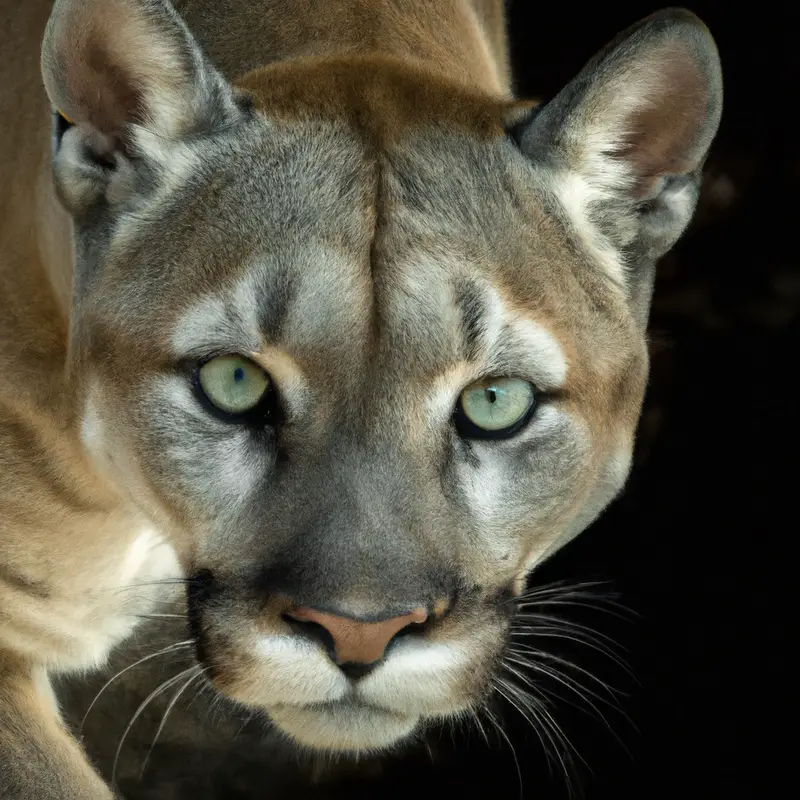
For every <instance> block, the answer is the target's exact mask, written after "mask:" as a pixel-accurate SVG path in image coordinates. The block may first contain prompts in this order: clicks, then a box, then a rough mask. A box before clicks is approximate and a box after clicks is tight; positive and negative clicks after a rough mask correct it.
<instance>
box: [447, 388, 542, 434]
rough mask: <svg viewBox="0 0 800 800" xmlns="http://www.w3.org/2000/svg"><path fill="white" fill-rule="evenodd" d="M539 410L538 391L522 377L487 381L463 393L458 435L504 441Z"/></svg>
mask: <svg viewBox="0 0 800 800" xmlns="http://www.w3.org/2000/svg"><path fill="white" fill-rule="evenodd" d="M535 407H536V390H535V389H534V387H533V385H532V384H530V383H528V381H523V380H521V379H519V378H487V379H485V380H481V381H477V382H476V383H473V384H472V385H471V386H468V387H467V388H466V389H464V391H463V392H461V397H460V398H459V400H458V405H457V407H456V415H455V422H456V428H457V429H458V432H459V433H460V434H461V436H463V437H464V438H466V439H505V438H508V437H509V436H513V435H514V434H515V433H517V432H518V431H519V430H521V429H522V428H523V427H524V426H525V425H526V424H527V422H528V421H529V420H530V418H531V416H532V414H533V411H534V409H535Z"/></svg>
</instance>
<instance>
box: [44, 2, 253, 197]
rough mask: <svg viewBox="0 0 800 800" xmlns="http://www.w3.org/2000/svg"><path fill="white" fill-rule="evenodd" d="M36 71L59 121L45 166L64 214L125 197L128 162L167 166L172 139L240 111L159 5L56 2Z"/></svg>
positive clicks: (222, 122)
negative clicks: (51, 165) (65, 209)
mask: <svg viewBox="0 0 800 800" xmlns="http://www.w3.org/2000/svg"><path fill="white" fill-rule="evenodd" d="M42 75H43V78H44V84H45V88H46V90H47V94H48V96H49V98H50V102H51V103H52V105H53V106H54V107H55V108H56V109H57V111H58V112H60V114H61V116H62V117H63V119H64V120H65V121H66V124H64V123H63V122H62V124H61V125H60V129H59V128H57V139H58V141H57V143H56V150H57V152H56V154H55V159H54V160H55V165H54V166H55V172H56V177H57V180H58V182H59V188H60V190H61V193H62V197H64V199H65V201H66V202H67V205H68V206H71V207H72V210H73V211H76V210H78V209H81V208H84V207H85V206H86V205H87V204H91V203H93V202H96V201H97V200H98V199H101V198H105V199H109V197H110V196H112V195H113V196H114V197H115V198H117V199H119V198H120V196H124V195H125V192H126V190H128V191H132V190H133V187H132V184H134V183H136V181H135V180H134V179H133V176H132V175H131V169H132V168H133V164H134V162H135V161H138V162H142V161H143V162H146V163H147V165H148V166H149V167H150V168H151V169H152V168H153V167H165V168H168V167H169V164H168V163H166V162H168V161H169V159H170V158H173V159H174V158H175V157H176V148H177V146H178V145H179V143H180V142H182V141H185V140H186V139H187V138H188V137H190V136H193V135H197V134H201V133H211V132H213V131H214V130H217V129H220V128H222V127H225V126H228V125H230V124H231V123H232V122H233V121H235V120H236V119H237V118H238V117H239V116H240V115H241V112H240V111H239V109H238V107H237V105H236V103H235V101H234V97H233V92H232V90H231V88H230V86H229V85H228V84H227V83H226V82H225V80H224V79H223V78H222V77H221V76H220V74H219V73H218V72H217V71H216V70H215V69H214V67H213V66H212V65H211V64H210V63H209V62H208V61H207V60H206V58H205V57H204V55H203V53H202V52H201V50H200V48H199V47H198V45H197V44H196V42H195V41H194V39H193V38H192V36H191V34H190V33H189V31H188V30H187V28H186V26H185V25H184V23H183V21H182V20H181V19H180V17H179V16H178V14H177V13H176V12H175V10H174V9H173V8H172V6H171V5H170V4H169V2H168V1H167V0H56V3H55V6H54V9H53V12H52V14H51V17H50V20H49V22H48V24H47V28H46V31H45V36H44V43H43V46H42ZM65 130H66V132H65ZM61 134H63V136H62V135H61ZM61 143H63V144H64V145H65V146H64V147H59V144H61ZM62 150H63V151H64V152H61V151H62ZM157 162H161V163H160V164H159V163H157ZM121 184H126V185H125V186H123V185H121ZM112 190H115V191H112Z"/></svg>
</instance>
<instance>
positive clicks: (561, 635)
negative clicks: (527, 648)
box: [511, 626, 638, 682]
mask: <svg viewBox="0 0 800 800" xmlns="http://www.w3.org/2000/svg"><path fill="white" fill-rule="evenodd" d="M587 630H588V629H587ZM518 636H530V637H537V638H540V639H562V640H564V641H570V642H575V643H576V644H580V645H583V646H585V647H589V648H590V649H592V650H594V651H596V652H598V653H601V654H602V655H604V656H605V657H606V658H607V659H608V660H609V661H612V662H613V663H615V664H616V665H617V666H618V667H619V668H620V669H622V670H623V671H624V672H625V673H627V675H628V676H629V677H631V678H632V679H633V680H635V681H636V680H637V678H636V676H635V675H634V673H633V672H632V670H631V668H630V667H629V666H628V665H627V664H626V663H625V661H624V660H623V659H622V657H621V656H619V655H618V654H617V653H615V652H614V650H613V649H612V648H613V647H618V645H617V643H616V642H614V640H613V639H610V638H609V637H604V638H605V639H607V640H608V641H607V642H606V641H603V639H597V638H595V637H594V636H592V635H591V633H588V632H587V631H583V630H580V629H579V630H577V631H572V630H570V629H569V628H568V627H567V628H564V627H553V626H547V627H546V626H538V627H536V626H531V627H529V628H527V629H523V630H520V629H519V628H517V629H514V628H513V627H512V630H511V639H512V641H513V639H514V638H515V637H518ZM637 682H638V681H637Z"/></svg>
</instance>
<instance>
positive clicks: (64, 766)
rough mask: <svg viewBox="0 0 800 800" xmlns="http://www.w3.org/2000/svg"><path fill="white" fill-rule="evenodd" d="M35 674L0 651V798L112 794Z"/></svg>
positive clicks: (86, 798)
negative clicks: (65, 724)
mask: <svg viewBox="0 0 800 800" xmlns="http://www.w3.org/2000/svg"><path fill="white" fill-rule="evenodd" d="M35 674H36V673H35V669H34V668H32V667H31V666H30V665H29V664H28V665H26V664H23V663H21V662H19V661H18V660H16V659H13V658H11V659H9V658H8V657H6V656H5V655H4V654H3V653H0V800H113V798H114V793H113V792H112V791H111V790H110V789H109V788H108V787H107V786H106V785H105V784H104V783H103V781H102V780H101V779H100V777H99V776H98V775H97V773H96V772H95V771H94V769H93V768H92V766H91V764H89V761H88V760H87V758H86V755H85V754H84V752H83V750H82V749H81V746H80V745H79V744H78V742H77V741H76V740H75V738H74V737H73V736H72V735H71V734H70V733H69V731H68V730H67V729H66V727H65V726H64V724H63V723H62V721H61V718H60V716H59V713H58V709H57V708H56V706H55V703H54V701H53V698H52V694H51V693H50V691H49V687H48V686H45V685H43V684H44V683H45V682H44V681H39V683H40V685H39V686H37V681H36V679H35Z"/></svg>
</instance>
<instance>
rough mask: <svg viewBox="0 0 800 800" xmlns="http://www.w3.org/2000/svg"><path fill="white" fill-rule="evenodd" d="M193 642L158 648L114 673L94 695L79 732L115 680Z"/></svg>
mask: <svg viewBox="0 0 800 800" xmlns="http://www.w3.org/2000/svg"><path fill="white" fill-rule="evenodd" d="M191 644H192V640H191V639H186V640H184V641H182V642H176V643H175V644H171V645H169V646H168V647H164V648H163V649H161V650H157V651H156V652H155V653H150V655H147V656H144V658H140V659H139V660H138V661H134V662H133V664H129V665H128V666H127V667H124V668H123V669H121V670H120V671H119V672H117V673H116V674H115V675H113V676H112V677H111V678H109V679H108V680H107V681H106V683H105V684H104V685H103V687H102V688H101V689H100V691H99V692H98V693H97V694H96V695H95V696H94V700H92V702H91V703H90V704H89V708H87V709H86V713H85V714H84V715H83V719H82V720H81V724H80V726H79V727H78V732H79V733H81V732H83V726H84V724H85V723H86V718H87V717H88V716H89V713H90V712H91V710H92V709H93V708H94V707H95V704H96V703H97V701H98V700H99V699H100V696H101V695H102V694H103V692H105V690H106V689H108V687H109V686H111V684H112V683H114V681H116V680H117V679H118V678H121V677H122V676H123V675H124V674H125V673H126V672H128V671H129V670H132V669H133V668H134V667H138V666H139V665H140V664H144V663H145V662H146V661H151V660H152V659H154V658H158V656H164V655H167V654H168V653H175V652H178V651H179V650H182V649H183V648H187V649H188V648H189V646H190V645H191Z"/></svg>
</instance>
